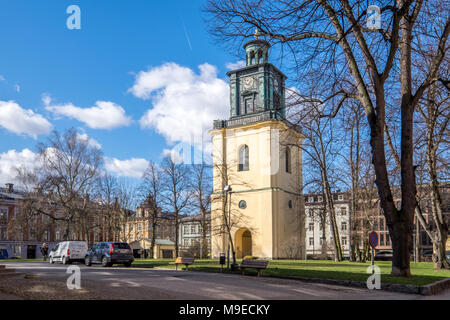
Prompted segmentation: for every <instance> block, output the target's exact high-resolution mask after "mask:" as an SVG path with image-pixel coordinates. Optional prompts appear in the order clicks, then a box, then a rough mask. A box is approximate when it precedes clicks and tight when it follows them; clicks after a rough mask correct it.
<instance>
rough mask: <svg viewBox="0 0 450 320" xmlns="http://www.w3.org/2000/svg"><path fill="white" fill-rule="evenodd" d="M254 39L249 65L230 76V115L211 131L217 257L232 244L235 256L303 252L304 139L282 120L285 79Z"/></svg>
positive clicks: (265, 46)
mask: <svg viewBox="0 0 450 320" xmlns="http://www.w3.org/2000/svg"><path fill="white" fill-rule="evenodd" d="M255 38H256V39H255V40H252V41H249V42H247V43H246V44H245V45H244V49H245V52H246V57H247V58H246V66H245V67H244V68H241V69H238V70H233V71H230V72H228V73H227V74H228V76H229V77H230V118H229V120H217V121H215V122H214V128H213V130H211V131H210V134H211V135H212V139H213V176H214V186H213V196H212V199H211V200H212V201H211V203H212V205H211V235H212V244H211V245H212V256H213V257H218V256H220V254H221V253H225V252H227V251H228V246H229V245H230V246H231V245H232V246H233V247H234V250H235V252H236V257H237V258H242V257H244V256H248V255H252V256H258V257H261V258H269V259H277V258H293V257H301V256H302V255H303V254H304V234H303V233H304V225H303V224H304V220H303V219H304V206H303V197H302V195H301V186H302V165H301V164H302V153H301V149H300V148H299V147H298V146H299V145H301V143H302V139H303V136H302V134H301V132H300V129H299V128H298V127H297V126H293V125H292V124H290V123H289V122H287V121H286V119H285V80H286V76H285V75H284V74H283V73H282V72H281V71H279V70H278V69H277V68H276V67H275V66H274V65H272V64H271V63H269V62H268V54H269V47H270V44H269V43H268V42H267V41H265V40H260V39H257V36H256V35H255ZM225 186H230V187H231V190H230V189H227V190H228V191H224V190H225V189H224V188H225ZM228 228H229V229H230V233H231V237H232V242H233V243H231V241H229V237H228Z"/></svg>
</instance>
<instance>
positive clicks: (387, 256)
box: [375, 250, 392, 261]
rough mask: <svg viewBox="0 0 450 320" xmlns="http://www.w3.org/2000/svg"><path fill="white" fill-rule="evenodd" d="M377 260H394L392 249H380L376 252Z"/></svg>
mask: <svg viewBox="0 0 450 320" xmlns="http://www.w3.org/2000/svg"><path fill="white" fill-rule="evenodd" d="M375 260H377V261H392V251H388V250H380V251H377V252H375Z"/></svg>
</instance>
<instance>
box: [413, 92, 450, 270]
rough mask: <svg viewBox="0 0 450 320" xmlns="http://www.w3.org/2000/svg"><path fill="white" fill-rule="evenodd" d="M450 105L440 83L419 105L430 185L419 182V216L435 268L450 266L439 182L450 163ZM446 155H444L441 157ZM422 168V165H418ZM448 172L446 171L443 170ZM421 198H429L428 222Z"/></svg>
mask: <svg viewBox="0 0 450 320" xmlns="http://www.w3.org/2000/svg"><path fill="white" fill-rule="evenodd" d="M449 110H450V104H449V95H448V91H446V90H444V91H440V90H438V89H437V85H433V86H431V87H430V88H429V89H428V90H427V94H426V98H425V99H424V101H423V103H420V104H419V105H418V111H419V115H420V118H419V121H420V122H421V123H423V130H420V131H419V135H418V136H419V138H420V140H422V141H423V143H419V144H418V145H419V146H423V147H422V148H421V149H422V150H423V151H424V153H425V161H423V165H422V169H424V170H423V171H424V172H423V173H424V176H425V177H424V179H423V180H422V181H424V182H426V181H428V183H427V184H428V185H427V186H426V187H425V185H422V184H421V185H420V187H421V188H420V191H421V192H419V194H418V195H417V207H416V216H417V218H418V221H419V223H420V224H421V225H422V227H423V228H424V230H425V231H426V233H427V235H428V236H429V237H430V239H431V242H432V243H433V262H434V263H435V268H436V269H443V268H445V269H448V268H450V264H449V262H448V261H447V259H446V254H445V248H446V242H447V234H448V230H449V226H448V224H449V221H448V218H447V217H445V215H444V212H443V211H444V210H443V208H444V203H443V200H442V189H443V188H442V187H441V186H440V184H439V174H438V167H439V165H442V166H448V159H447V157H446V155H445V152H446V150H447V151H448V142H449V141H448V133H449V129H448V123H449V121H450V116H449ZM440 154H443V157H440ZM419 168H420V167H419ZM444 172H445V171H444ZM420 198H426V199H429V200H430V204H431V205H430V208H431V212H429V213H428V214H431V218H432V219H431V220H430V221H427V220H426V219H425V217H424V215H423V213H422V212H423V211H424V206H423V205H421V204H422V203H423V202H422V201H421V199H420Z"/></svg>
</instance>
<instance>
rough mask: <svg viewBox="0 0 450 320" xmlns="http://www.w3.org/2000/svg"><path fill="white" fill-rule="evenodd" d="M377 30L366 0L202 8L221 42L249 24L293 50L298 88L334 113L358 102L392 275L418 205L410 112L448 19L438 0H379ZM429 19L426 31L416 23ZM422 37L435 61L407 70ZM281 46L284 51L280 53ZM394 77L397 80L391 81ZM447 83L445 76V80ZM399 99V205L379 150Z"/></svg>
mask: <svg viewBox="0 0 450 320" xmlns="http://www.w3.org/2000/svg"><path fill="white" fill-rule="evenodd" d="M380 5H381V8H380V12H381V13H382V20H383V27H382V28H376V29H375V28H366V24H365V22H366V21H368V20H369V19H370V18H371V13H370V12H367V1H362V0H359V1H356V0H355V1H351V2H350V1H348V0H340V1H326V0H316V1H310V0H308V1H306V0H303V1H294V2H293V1H277V2H274V1H269V0H267V1H265V0H259V1H246V0H227V1H225V0H210V1H209V2H208V5H207V8H206V11H207V13H208V14H209V17H210V23H211V26H212V28H211V29H212V30H211V31H212V33H213V34H214V35H216V36H217V37H218V38H219V39H221V40H230V39H231V41H235V39H236V38H238V39H239V40H241V39H243V38H246V37H249V36H251V35H252V34H253V30H254V29H255V27H256V28H258V29H259V31H260V34H261V35H263V36H265V37H266V38H267V39H269V40H271V41H272V42H274V43H277V42H278V43H282V44H283V49H284V48H287V50H286V51H288V50H289V53H291V54H292V56H293V58H294V59H292V61H294V63H293V64H294V69H295V71H296V72H297V74H298V78H297V80H298V81H299V87H302V88H305V90H308V89H310V88H311V87H314V91H316V93H317V89H318V88H319V89H321V90H320V92H318V93H317V94H318V95H319V97H320V98H322V99H321V100H322V101H323V102H331V105H332V108H331V110H330V112H328V113H327V114H326V116H329V117H334V116H335V115H336V114H337V113H338V111H339V109H340V108H341V107H342V106H343V105H344V103H345V102H346V101H347V100H349V99H353V100H358V101H359V102H360V103H361V104H362V106H363V107H364V110H365V113H366V118H367V123H368V125H369V129H370V146H371V152H372V163H373V165H374V169H375V175H376V181H375V182H376V185H377V189H378V195H379V198H380V201H381V207H382V208H383V214H384V215H385V218H386V222H387V225H388V228H389V232H390V236H391V240H392V246H393V259H392V271H391V274H392V275H394V276H406V277H408V276H410V275H411V272H410V251H411V249H412V225H413V217H414V211H415V207H416V200H415V196H416V182H415V173H414V162H413V152H414V146H413V115H414V112H415V109H416V107H417V104H418V102H419V101H420V99H421V98H422V97H423V95H424V92H425V91H426V89H427V88H428V87H429V86H430V85H432V84H433V83H435V82H437V81H439V79H440V73H441V72H442V67H441V64H442V61H443V58H444V57H445V55H446V53H447V51H448V47H447V39H448V36H449V31H450V19H449V17H448V15H446V13H445V12H446V10H445V7H444V4H443V3H442V2H441V1H437V0H436V1H423V0H416V1H413V0H391V1H381V2H380ZM427 23H428V29H427V30H433V29H434V31H432V32H428V33H423V32H421V31H422V30H421V28H419V27H420V26H423V25H425V24H427ZM424 38H426V39H427V41H428V43H429V44H430V48H431V51H432V53H433V54H432V56H433V59H432V60H431V61H430V68H428V70H427V71H425V72H415V73H414V75H413V73H412V71H413V65H414V64H413V60H417V59H422V56H421V54H420V52H418V51H415V50H414V48H416V47H417V43H418V42H420V41H421V40H423V39H424ZM286 51H283V52H286ZM397 80H399V81H397ZM444 81H445V79H444ZM395 97H397V98H398V101H399V103H398V104H397V107H396V112H397V113H400V114H401V130H400V141H401V143H400V156H401V158H400V161H401V173H400V176H401V203H402V206H401V208H397V207H396V204H395V202H394V199H393V192H392V190H391V185H390V179H389V173H388V168H387V164H386V154H385V134H384V130H385V124H386V100H390V99H394V98H395Z"/></svg>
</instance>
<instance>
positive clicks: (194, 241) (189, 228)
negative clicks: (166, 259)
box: [178, 214, 211, 257]
mask: <svg viewBox="0 0 450 320" xmlns="http://www.w3.org/2000/svg"><path fill="white" fill-rule="evenodd" d="M210 220H211V215H210V214H208V215H207V216H206V242H207V252H203V247H202V245H201V244H202V237H203V227H202V214H195V215H192V216H187V217H184V218H182V219H181V220H180V225H179V235H180V237H179V239H178V244H179V246H180V249H181V250H183V251H185V252H188V251H189V253H191V254H193V255H195V256H198V257H202V256H205V255H207V254H210V253H211V231H210Z"/></svg>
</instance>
